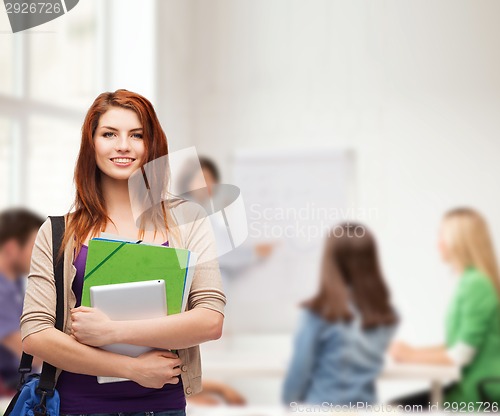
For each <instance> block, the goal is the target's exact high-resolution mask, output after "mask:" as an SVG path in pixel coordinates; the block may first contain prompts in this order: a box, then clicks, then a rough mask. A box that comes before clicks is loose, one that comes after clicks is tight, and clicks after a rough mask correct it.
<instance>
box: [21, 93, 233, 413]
mask: <svg viewBox="0 0 500 416" xmlns="http://www.w3.org/2000/svg"><path fill="white" fill-rule="evenodd" d="M167 154H168V146H167V139H166V136H165V133H164V132H163V129H162V128H161V125H160V123H159V121H158V119H157V117H156V114H155V111H154V109H153V106H152V105H151V103H150V102H149V101H148V100H146V99H145V98H144V97H142V96H140V95H138V94H135V93H133V92H129V91H126V90H118V91H115V92H113V93H111V92H108V93H103V94H101V95H99V96H98V97H97V98H96V100H95V101H94V103H93V104H92V106H91V107H90V109H89V111H88V113H87V116H86V118H85V121H84V124H83V128H82V141H81V146H80V152H79V155H78V160H77V163H76V167H75V178H74V180H75V185H76V197H75V201H74V204H73V207H72V208H73V210H72V212H70V213H68V214H67V215H66V231H65V235H64V239H63V245H62V252H61V254H64V288H65V325H64V330H63V331H62V332H61V331H58V330H57V329H55V328H54V317H55V309H56V307H55V306H56V305H55V304H56V293H55V285H54V275H53V265H52V243H51V227H50V221H49V220H47V221H46V222H45V223H44V224H43V225H42V227H41V228H40V230H39V232H38V236H37V239H36V242H35V247H34V249H33V254H32V261H31V272H30V275H29V279H28V287H27V292H26V301H25V305H24V311H23V316H22V318H21V332H22V337H23V347H24V349H25V351H26V352H28V353H30V354H32V355H35V356H37V357H40V358H42V359H43V360H44V361H46V362H48V363H50V364H52V365H54V366H55V367H57V368H58V369H59V370H58V373H57V376H58V380H57V389H58V391H59V394H60V397H61V414H66V415H67V414H79V415H92V414H101V415H102V414H112V413H114V414H116V413H125V412H126V413H130V414H132V413H142V414H144V413H145V412H148V413H149V414H150V415H151V413H153V414H157V415H162V416H167V415H169V416H181V415H185V404H186V401H185V397H186V396H190V395H192V394H195V393H197V392H199V391H200V390H201V362H200V354H199V344H200V343H202V342H205V341H209V340H213V339H217V338H219V337H220V336H221V332H222V324H223V319H224V315H223V313H224V306H225V302H226V299H225V296H224V293H223V292H222V286H221V279H220V272H219V268H218V263H217V260H216V249H215V245H214V240H213V235H212V230H211V228H210V223H209V221H208V219H207V218H206V216H205V215H203V212H201V211H200V210H199V208H198V207H195V206H194V204H193V203H191V202H187V201H178V203H176V204H175V205H172V206H167V208H165V207H162V209H161V210H159V212H161V213H162V216H161V218H162V222H161V223H159V224H156V226H155V228H154V229H145V228H143V227H142V226H140V227H138V226H137V224H136V221H135V219H134V216H133V214H132V208H131V203H130V195H129V187H128V180H129V178H130V176H131V175H132V174H133V173H134V172H135V171H137V170H138V169H140V168H141V167H142V166H143V165H144V164H145V163H148V162H150V161H153V160H155V159H157V158H159V157H161V156H165V155H167ZM185 212H189V215H190V217H191V218H192V222H191V223H190V224H189V226H188V227H181V226H178V225H179V224H178V221H177V218H182V217H184V214H185ZM193 213H194V215H193ZM103 231H105V232H111V233H114V234H118V235H120V236H122V237H129V238H139V239H142V240H144V241H146V242H151V243H158V244H162V243H163V244H164V245H170V246H173V247H182V248H187V249H189V250H191V251H193V252H196V253H197V254H198V264H197V267H196V270H195V273H194V277H193V282H192V286H191V290H190V293H189V298H188V308H187V309H188V310H187V311H186V312H184V313H182V314H178V315H172V316H166V317H164V318H161V319H151V320H138V321H121V322H114V321H111V320H110V319H109V318H108V317H107V316H106V315H104V314H103V313H101V312H100V311H98V310H95V309H93V308H85V307H82V306H80V303H81V295H82V287H83V277H84V274H85V261H86V256H87V242H88V240H89V239H90V238H92V237H94V236H98V235H99V234H100V233H101V232H103ZM109 343H127V344H135V345H144V346H149V347H152V348H155V350H153V351H151V352H149V353H146V354H143V355H141V356H139V357H137V358H131V357H126V356H121V355H118V354H113V353H110V352H107V351H104V350H101V349H99V348H94V347H99V346H102V345H106V344H109ZM172 349H174V350H178V354H174V353H172V352H171V351H169V350H172ZM95 376H111V377H121V378H128V379H130V380H131V381H127V382H120V383H109V384H98V383H97V379H96V377H95Z"/></svg>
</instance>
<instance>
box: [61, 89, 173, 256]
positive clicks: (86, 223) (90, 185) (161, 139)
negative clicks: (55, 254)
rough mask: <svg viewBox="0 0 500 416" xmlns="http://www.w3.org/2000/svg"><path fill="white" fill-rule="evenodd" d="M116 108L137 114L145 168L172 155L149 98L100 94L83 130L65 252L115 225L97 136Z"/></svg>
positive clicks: (124, 92) (122, 93) (119, 92)
mask: <svg viewBox="0 0 500 416" xmlns="http://www.w3.org/2000/svg"><path fill="white" fill-rule="evenodd" d="M112 107H118V108H124V109H127V110H132V111H134V112H135V113H136V114H137V116H138V118H139V120H140V122H141V124H142V128H143V140H144V148H145V152H144V154H145V156H144V159H143V160H142V161H141V165H144V164H145V163H148V162H150V161H152V160H154V159H157V158H159V157H161V156H165V155H167V154H168V143H167V137H166V135H165V132H164V131H163V129H162V127H161V125H160V122H159V121H158V117H157V116H156V112H155V110H154V108H153V105H152V104H151V103H150V102H149V101H148V100H147V99H146V98H144V97H142V96H141V95H139V94H136V93H134V92H131V91H127V90H123V89H120V90H116V91H115V92H104V93H102V94H100V95H99V96H98V97H97V98H96V99H95V101H94V103H93V104H92V105H91V106H90V108H89V110H88V112H87V115H86V116H85V120H84V122H83V126H82V141H81V144H80V152H79V154H78V159H77V161H76V166H75V177H74V182H75V187H76V196H75V200H74V202H73V205H72V207H71V209H70V211H71V210H72V209H74V212H73V213H71V215H68V219H69V220H68V221H67V224H66V232H65V234H64V240H63V244H62V248H64V247H65V246H66V244H67V243H68V241H69V239H70V238H71V236H72V235H74V237H75V247H77V248H79V247H81V245H82V244H83V242H84V241H85V238H86V237H87V236H88V235H89V234H90V235H91V236H95V235H99V233H100V232H101V231H104V229H105V228H106V224H107V222H108V221H111V220H110V218H109V217H108V215H107V212H106V207H105V204H104V196H103V193H102V188H101V180H100V178H101V171H100V170H99V168H98V167H97V164H96V156H95V146H94V134H95V131H96V129H97V126H98V124H99V119H100V117H101V116H102V115H103V114H104V113H105V112H106V111H108V110H109V109H110V108H112ZM165 225H166V226H167V224H166V221H165ZM167 228H168V226H167ZM143 231H144V230H141V233H143Z"/></svg>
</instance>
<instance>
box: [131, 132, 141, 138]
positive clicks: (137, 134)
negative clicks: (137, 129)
mask: <svg viewBox="0 0 500 416" xmlns="http://www.w3.org/2000/svg"><path fill="white" fill-rule="evenodd" d="M132 137H134V138H135V139H142V134H141V133H134V134H133V135H132Z"/></svg>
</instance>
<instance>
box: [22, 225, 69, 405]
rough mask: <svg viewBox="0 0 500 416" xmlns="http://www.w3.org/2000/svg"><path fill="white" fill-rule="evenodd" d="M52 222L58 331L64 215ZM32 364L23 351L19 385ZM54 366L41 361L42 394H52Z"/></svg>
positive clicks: (61, 322) (61, 309)
mask: <svg viewBox="0 0 500 416" xmlns="http://www.w3.org/2000/svg"><path fill="white" fill-rule="evenodd" d="M49 218H50V222H51V224H52V258H53V264H54V279H55V284H56V296H57V300H56V324H55V327H56V328H57V329H59V330H60V331H62V330H63V326H64V256H61V257H60V258H59V250H60V248H61V244H62V239H63V236H64V230H65V223H64V217H62V216H61V217H49ZM32 364H33V356H32V355H29V354H26V353H25V352H23V355H22V357H21V364H20V365H19V372H20V373H21V385H22V384H23V383H24V378H25V375H26V374H27V373H30V372H31V367H32ZM56 370H57V369H56V368H55V367H54V366H53V365H50V364H48V363H43V368H42V374H41V375H40V382H39V384H38V390H39V391H40V392H41V393H42V398H43V397H44V396H51V395H53V394H54V389H55V385H56Z"/></svg>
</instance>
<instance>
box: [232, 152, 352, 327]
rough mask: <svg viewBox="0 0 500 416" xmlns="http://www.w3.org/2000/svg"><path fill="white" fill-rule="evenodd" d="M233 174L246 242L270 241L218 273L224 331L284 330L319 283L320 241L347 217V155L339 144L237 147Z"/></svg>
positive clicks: (349, 156)
mask: <svg viewBox="0 0 500 416" xmlns="http://www.w3.org/2000/svg"><path fill="white" fill-rule="evenodd" d="M232 162H233V166H232V167H233V180H232V181H231V183H233V184H235V185H236V186H238V187H240V189H241V192H242V196H243V200H244V203H245V208H246V213H247V221H248V227H249V237H248V240H247V242H246V245H247V246H253V245H254V244H257V243H259V242H273V243H275V244H276V245H275V249H274V250H273V253H272V255H271V256H269V257H268V258H266V259H265V260H261V261H255V262H253V263H252V265H251V266H250V267H245V268H244V267H242V268H241V269H240V270H238V272H237V273H233V274H231V275H230V276H229V278H228V277H226V278H225V279H224V289H225V291H226V295H227V298H228V305H227V309H226V323H225V326H226V330H227V331H228V332H288V331H290V330H292V329H293V328H294V327H295V324H296V317H297V313H298V307H297V305H298V303H299V302H300V301H302V300H304V299H307V298H308V297H310V296H312V295H313V294H314V293H315V292H316V290H317V285H318V278H319V269H320V260H321V255H322V250H323V242H324V238H325V237H326V233H327V232H328V230H331V228H332V226H334V224H337V223H339V222H341V221H343V220H348V219H349V218H351V217H352V213H353V207H354V206H355V205H354V203H355V201H354V195H355V192H354V191H355V189H354V188H355V177H354V172H355V170H354V168H355V166H354V163H355V160H354V153H353V152H352V151H350V150H343V149H341V150H339V149H316V150H314V149H312V150H311V149H307V150H294V151H290V150H279V149H278V150H274V151H264V150H262V151H259V150H247V151H239V152H237V153H236V154H235V155H234V157H233V160H232Z"/></svg>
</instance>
